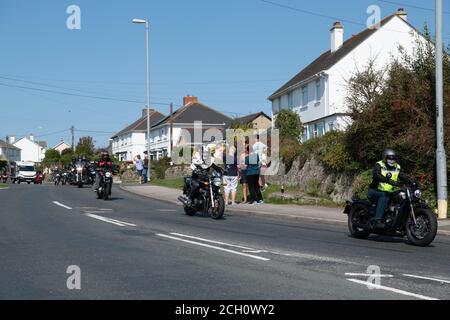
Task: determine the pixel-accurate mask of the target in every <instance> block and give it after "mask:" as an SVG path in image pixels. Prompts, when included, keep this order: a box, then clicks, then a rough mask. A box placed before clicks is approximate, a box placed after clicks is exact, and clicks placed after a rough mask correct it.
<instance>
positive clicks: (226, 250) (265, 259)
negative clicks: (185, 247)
mask: <svg viewBox="0 0 450 320" xmlns="http://www.w3.org/2000/svg"><path fill="white" fill-rule="evenodd" d="M156 235H157V236H159V237H163V238H168V239H172V240H177V241H182V242H186V243H190V244H194V245H197V246H202V247H206V248H211V249H215V250H220V251H225V252H228V253H232V254H237V255H240V256H245V257H248V258H252V259H257V260H262V261H269V260H270V259H267V258H263V257H258V256H254V255H251V254H246V253H242V252H239V251H234V250H230V249H225V248H221V247H216V246H212V245H209V244H206V243H201V242H196V241H191V240H186V239H182V238H177V237H173V236H170V235H167V234H161V233H157V234H156Z"/></svg>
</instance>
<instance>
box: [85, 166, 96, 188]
mask: <svg viewBox="0 0 450 320" xmlns="http://www.w3.org/2000/svg"><path fill="white" fill-rule="evenodd" d="M86 174H87V178H86V183H87V184H90V185H93V184H94V183H95V176H96V171H95V165H94V164H92V163H91V164H89V165H88V166H87V170H86Z"/></svg>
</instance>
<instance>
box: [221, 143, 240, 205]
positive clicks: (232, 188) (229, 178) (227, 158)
mask: <svg viewBox="0 0 450 320" xmlns="http://www.w3.org/2000/svg"><path fill="white" fill-rule="evenodd" d="M237 162H238V160H237V153H236V149H235V148H234V147H233V146H231V147H229V148H228V154H225V153H224V154H223V163H224V166H225V171H226V176H224V177H223V182H224V191H225V204H226V205H228V204H229V202H228V200H229V197H230V192H231V205H232V206H234V205H236V192H237V186H238V166H237Z"/></svg>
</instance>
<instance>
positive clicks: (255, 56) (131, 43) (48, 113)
mask: <svg viewBox="0 0 450 320" xmlns="http://www.w3.org/2000/svg"><path fill="white" fill-rule="evenodd" d="M272 1H273V2H276V3H278V4H282V5H285V6H290V7H293V8H297V9H299V10H304V11H308V12H310V13H309V14H308V13H305V12H301V11H298V10H295V9H288V8H282V7H279V6H275V5H273V4H268V3H264V2H262V1H260V0H221V1H219V0H164V1H162V0H161V1H157V0H146V1H144V0H128V1H113V0H108V1H106V0H71V1H65V0H40V1H31V0H29V1H24V0H1V1H0V39H1V46H0V110H1V115H0V120H1V121H0V139H4V137H5V136H6V135H16V136H18V137H20V136H23V135H26V134H29V133H33V134H35V135H36V136H37V138H38V139H40V140H46V141H48V143H49V145H50V146H53V145H54V144H56V143H57V142H58V141H59V140H60V139H61V138H63V139H65V140H66V141H67V142H69V141H70V133H69V130H68V128H69V127H70V126H71V125H74V126H75V128H77V129H81V130H86V131H83V132H81V131H77V132H76V140H78V138H79V137H80V136H82V135H91V136H93V137H94V139H95V141H96V144H97V145H98V146H106V145H107V144H108V138H109V136H110V134H109V133H108V132H117V131H119V130H120V129H121V128H122V127H123V126H124V125H126V124H129V123H131V122H133V121H134V120H136V119H137V118H138V117H139V115H140V112H141V109H142V108H143V107H144V105H145V32H144V28H143V26H140V25H134V24H132V23H131V20H132V18H135V17H137V18H148V19H149V20H150V21H151V40H150V41H151V91H152V93H151V101H152V102H154V103H155V104H153V106H154V107H156V108H157V109H158V110H160V111H161V112H163V113H168V106H167V105H165V104H166V103H170V102H173V103H174V104H175V105H176V106H179V105H180V104H181V102H182V97H183V96H184V95H186V94H191V95H196V96H198V97H199V99H200V100H201V101H202V102H203V103H205V104H207V105H209V106H211V107H213V108H216V109H218V110H221V111H223V112H227V113H228V114H229V115H230V116H232V115H245V114H248V113H250V112H256V111H260V110H263V111H265V112H267V113H270V104H269V102H268V101H267V100H266V98H267V97H268V96H269V95H270V94H271V93H272V92H273V91H274V90H276V89H278V88H279V87H280V86H281V85H282V84H284V83H285V82H286V81H288V80H289V79H290V78H291V77H292V76H293V75H295V74H296V73H297V72H298V71H299V70H300V69H302V68H303V67H304V66H306V65H307V64H308V63H310V62H311V61H312V60H313V59H315V58H316V57H317V56H318V55H319V54H321V53H322V52H324V51H326V50H328V49H329V42H330V40H329V29H330V27H331V25H332V22H333V21H334V20H335V19H336V18H339V19H341V20H344V21H347V22H343V24H344V27H345V37H346V38H348V37H349V36H351V35H352V34H354V33H357V32H359V31H361V30H362V29H363V28H364V26H363V25H364V24H365V22H366V20H367V17H368V15H367V13H366V10H367V7H368V6H369V5H372V4H375V5H379V6H380V8H381V10H382V16H383V17H384V16H387V15H389V14H391V13H392V12H394V11H396V9H397V8H398V7H400V6H402V7H405V8H406V9H407V11H408V14H409V21H410V22H412V23H413V24H414V25H415V26H416V27H418V28H422V27H423V25H424V23H425V22H427V23H428V24H429V25H430V28H431V30H432V32H433V33H434V11H433V9H434V1H430V0H392V1H378V0H346V1H333V0H317V1H303V0H302V1H300V0H297V1H295V0H272ZM443 2H444V10H445V11H450V1H449V0H444V1H443ZM396 3H403V5H399V4H396ZM71 4H76V5H78V6H80V8H81V30H68V29H67V28H66V20H67V17H68V16H69V15H68V14H67V13H66V9H67V7H68V6H69V5H71ZM313 13H318V14H322V15H325V16H328V17H319V16H317V15H314V14H313ZM351 22H355V23H351ZM444 36H445V37H446V39H445V40H446V42H447V43H448V42H449V40H450V14H449V13H448V12H447V13H446V14H444ZM18 80H20V81H18ZM5 85H6V86H5ZM29 88H34V89H37V90H30V89H29ZM69 89H71V90H69ZM43 90H47V91H43ZM49 91H51V92H49ZM55 92H65V93H69V94H70V95H67V94H66V95H61V94H56V93H55ZM72 94H74V95H72ZM75 95H88V96H96V97H107V98H112V99H119V100H120V99H121V100H131V101H136V102H127V101H116V100H114V101H112V100H111V101H109V100H101V99H94V98H93V97H79V96H75ZM140 101H141V102H140ZM156 103H162V104H156ZM88 131H99V132H88Z"/></svg>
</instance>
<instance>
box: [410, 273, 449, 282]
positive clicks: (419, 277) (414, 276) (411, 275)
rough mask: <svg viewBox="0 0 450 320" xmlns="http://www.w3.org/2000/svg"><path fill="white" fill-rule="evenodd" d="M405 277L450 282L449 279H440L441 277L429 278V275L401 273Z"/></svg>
mask: <svg viewBox="0 0 450 320" xmlns="http://www.w3.org/2000/svg"><path fill="white" fill-rule="evenodd" d="M403 275H404V276H405V277H410V278H416V279H423V280H430V281H436V282H440V283H448V284H450V281H449V280H442V279H436V278H429V277H423V276H416V275H413V274H403Z"/></svg>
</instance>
